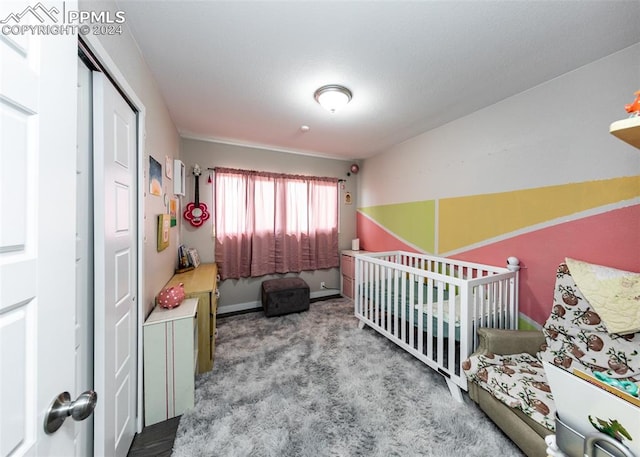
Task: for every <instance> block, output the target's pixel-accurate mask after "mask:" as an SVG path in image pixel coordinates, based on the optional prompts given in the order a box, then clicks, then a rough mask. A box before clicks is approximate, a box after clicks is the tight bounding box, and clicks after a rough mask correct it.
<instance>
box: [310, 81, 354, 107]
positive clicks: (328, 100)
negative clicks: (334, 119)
mask: <svg viewBox="0 0 640 457" xmlns="http://www.w3.org/2000/svg"><path fill="white" fill-rule="evenodd" d="M313 96H314V97H315V99H316V101H317V102H318V103H319V104H320V106H322V107H323V108H324V109H326V110H327V111H329V112H331V113H335V112H336V111H338V110H339V109H340V108H342V107H343V106H345V105H346V104H347V103H349V101H351V96H352V95H351V91H350V90H349V89H347V88H346V87H344V86H339V85H337V84H329V85H328V86H322V87H321V88H319V89H318V90H316V92H315V94H313Z"/></svg>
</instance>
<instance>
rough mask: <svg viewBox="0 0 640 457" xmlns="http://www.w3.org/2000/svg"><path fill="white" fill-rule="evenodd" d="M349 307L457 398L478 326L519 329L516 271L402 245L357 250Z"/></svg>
mask: <svg viewBox="0 0 640 457" xmlns="http://www.w3.org/2000/svg"><path fill="white" fill-rule="evenodd" d="M355 278H356V283H355V291H354V311H355V316H356V317H357V318H358V319H360V321H361V324H366V325H368V326H369V327H371V328H373V329H375V330H376V331H378V332H379V333H381V334H382V335H384V336H385V337H387V338H389V339H390V340H391V341H393V342H394V343H396V344H398V345H399V346H401V347H402V348H403V349H405V350H406V351H408V352H409V353H411V354H412V355H414V356H415V357H416V358H418V359H419V360H421V361H422V362H423V363H425V364H427V365H428V366H430V367H431V368H433V369H434V370H437V371H438V372H439V373H441V374H442V375H443V376H445V379H446V380H447V384H448V385H449V388H450V390H451V393H452V394H453V395H454V397H455V398H456V399H458V400H459V401H462V396H461V394H460V390H459V389H460V388H461V389H464V390H467V380H466V377H465V376H464V373H463V372H462V369H461V364H462V361H464V360H465V359H466V358H467V357H468V356H469V355H470V354H471V353H472V352H473V351H474V350H475V349H476V347H477V344H478V340H477V332H476V329H477V328H478V327H493V328H509V329H511V328H517V322H518V300H517V298H518V297H517V272H514V271H509V270H508V269H506V268H501V267H494V266H490V265H482V264H476V263H471V262H465V261H459V260H455V259H447V258H442V257H435V256H429V255H425V254H416V253H410V252H404V251H392V252H379V253H366V254H359V255H356V256H355Z"/></svg>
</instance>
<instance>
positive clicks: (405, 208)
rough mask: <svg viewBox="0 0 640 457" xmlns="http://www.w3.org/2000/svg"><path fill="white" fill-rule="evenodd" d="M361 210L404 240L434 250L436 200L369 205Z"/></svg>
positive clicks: (429, 250)
mask: <svg viewBox="0 0 640 457" xmlns="http://www.w3.org/2000/svg"><path fill="white" fill-rule="evenodd" d="M359 210H360V211H361V212H362V213H364V214H366V215H367V216H369V217H370V218H371V219H373V220H374V221H376V222H377V223H378V224H380V225H382V226H383V227H384V228H385V229H386V230H388V231H390V232H391V233H393V234H394V235H395V236H397V237H399V238H402V239H403V240H404V241H406V242H408V243H410V244H413V245H414V246H416V247H418V248H420V249H423V250H424V251H426V252H434V249H435V215H436V203H435V201H434V200H425V201H420V202H410V203H398V204H393V205H380V206H369V207H366V208H359Z"/></svg>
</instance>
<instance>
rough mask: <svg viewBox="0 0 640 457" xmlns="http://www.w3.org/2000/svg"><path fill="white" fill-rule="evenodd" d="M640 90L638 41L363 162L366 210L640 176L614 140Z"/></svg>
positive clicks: (630, 152) (629, 151)
mask: <svg viewBox="0 0 640 457" xmlns="http://www.w3.org/2000/svg"><path fill="white" fill-rule="evenodd" d="M638 89H640V44H636V45H634V46H631V47H629V48H626V49H624V50H622V51H620V52H617V53H615V54H612V55H610V56H608V57H605V58H603V59H600V60H598V61H596V62H593V63H591V64H588V65H585V66H584V67H581V68H578V69H576V70H574V71H572V72H570V73H567V74H565V75H562V76H560V77H558V78H555V79H553V80H550V81H548V82H546V83H544V84H541V85H539V86H536V87H533V88H531V89H529V90H527V91H525V92H522V93H521V94H518V95H516V96H513V97H510V98H507V99H505V100H503V101H501V102H499V103H496V104H495V105H492V106H490V107H488V108H485V109H482V110H479V111H476V112H474V113H471V114H469V115H468V116H465V117H463V118H460V119H458V120H455V121H453V122H450V123H448V124H446V125H444V126H442V127H439V128H436V129H433V130H431V131H428V132H426V133H423V134H421V135H418V136H416V137H414V138H412V139H410V140H407V141H405V142H404V143H402V144H400V145H398V146H396V147H394V148H392V149H390V150H389V151H386V152H384V153H382V154H380V155H378V156H376V157H373V158H371V159H368V160H365V162H364V164H363V166H362V172H361V177H360V184H361V191H360V200H359V202H358V203H359V204H358V206H359V207H368V206H374V205H384V204H391V203H403V202H410V201H421V200H428V199H437V198H443V197H457V196H465V195H477V194H486V193H492V192H505V191H512V190H518V189H528V188H536V187H543V186H550V185H558V184H567V183H572V182H582V181H593V180H599V179H607V178H614V177H619V176H630V175H634V174H637V173H638V168H639V163H640V155H639V154H638V151H637V150H635V149H634V148H632V147H630V146H628V145H626V144H624V143H623V142H621V141H620V140H618V139H617V138H615V137H613V136H612V135H610V134H609V133H608V131H609V125H610V124H611V122H613V121H616V120H618V119H622V118H625V117H627V116H628V115H627V113H626V112H625V111H624V104H625V103H630V102H631V100H633V96H634V95H633V94H634V92H635V91H636V90H638Z"/></svg>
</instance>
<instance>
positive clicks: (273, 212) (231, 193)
mask: <svg viewBox="0 0 640 457" xmlns="http://www.w3.org/2000/svg"><path fill="white" fill-rule="evenodd" d="M215 172H216V175H215V176H216V186H215V192H216V195H215V223H216V248H215V249H216V263H217V264H218V267H219V270H220V277H221V278H222V279H228V278H245V277H255V276H262V275H266V274H273V273H288V272H300V271H303V270H318V269H323V268H333V267H337V266H338V187H337V181H338V180H337V179H336V178H316V177H310V176H296V175H283V174H275V173H263V172H256V171H247V170H233V169H228V168H216V170H215Z"/></svg>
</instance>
